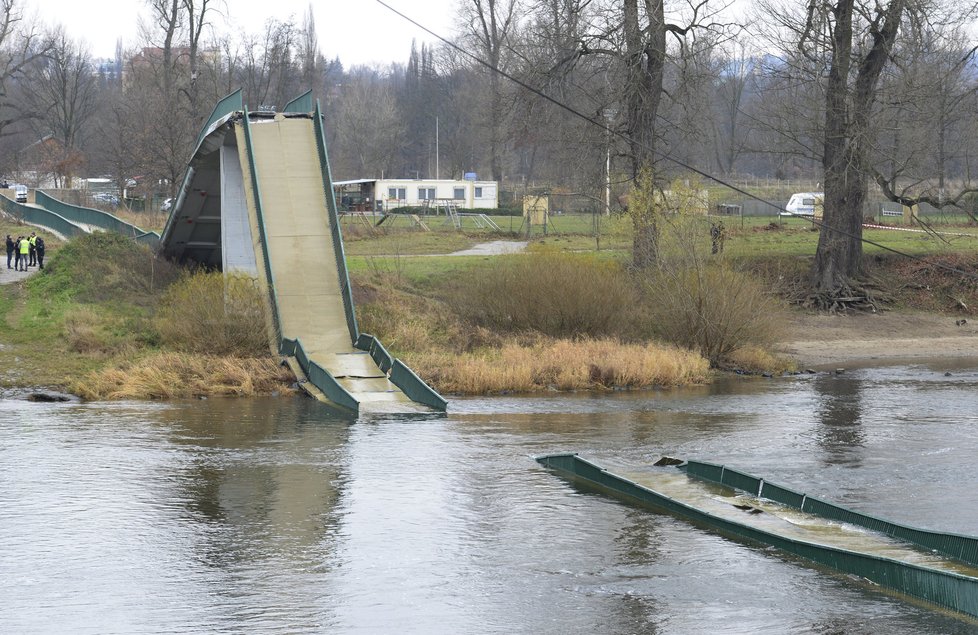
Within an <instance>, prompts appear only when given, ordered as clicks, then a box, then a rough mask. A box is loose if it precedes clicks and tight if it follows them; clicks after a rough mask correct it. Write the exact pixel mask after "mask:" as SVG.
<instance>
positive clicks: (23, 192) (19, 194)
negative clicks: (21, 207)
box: [14, 185, 27, 203]
mask: <svg viewBox="0 0 978 635" xmlns="http://www.w3.org/2000/svg"><path fill="white" fill-rule="evenodd" d="M14 200H15V201H17V202H18V203H26V202H27V186H26V185H15V186H14Z"/></svg>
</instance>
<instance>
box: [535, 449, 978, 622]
mask: <svg viewBox="0 0 978 635" xmlns="http://www.w3.org/2000/svg"><path fill="white" fill-rule="evenodd" d="M536 460H537V462H539V463H541V464H542V465H545V466H547V467H549V468H552V469H554V470H556V471H557V472H559V473H562V474H564V475H565V476H568V477H569V478H571V479H572V480H574V481H576V482H581V483H584V484H586V485H588V486H589V487H590V488H593V489H596V490H597V491H600V492H602V493H605V494H609V495H611V496H614V497H615V498H618V499H620V500H623V501H625V502H628V503H632V504H637V505H640V506H643V507H649V508H652V509H656V510H664V511H667V512H670V513H673V514H675V515H677V516H680V517H682V518H685V519H687V520H689V521H691V522H693V523H695V524H698V525H700V526H703V527H709V528H711V529H714V530H717V531H719V532H721V533H724V534H727V535H729V536H734V537H738V538H741V539H746V540H749V541H753V542H756V543H760V544H765V545H771V546H774V547H777V548H778V549H781V550H782V551H784V552H786V553H791V554H795V555H798V556H801V557H803V558H806V559H808V560H810V561H812V562H815V563H818V564H821V565H825V566H827V567H831V568H833V569H835V570H837V571H841V572H843V573H848V574H852V575H856V576H859V577H862V578H865V579H867V580H870V581H871V582H875V583H876V584H879V585H881V586H884V587H886V588H889V589H893V590H896V591H899V592H902V593H906V594H907V595H911V596H914V597H917V598H921V599H924V600H927V601H929V602H932V603H934V604H937V605H939V606H943V607H946V608H950V609H954V610H956V611H961V612H962V613H966V614H968V615H971V616H974V617H978V578H974V577H970V576H967V575H962V574H959V573H950V572H947V571H941V570H938V569H931V568H928V567H924V566H919V565H916V564H911V563H908V562H902V561H899V560H893V559H890V558H885V557H882V556H873V555H869V554H865V553H859V552H855V551H849V550H846V549H840V548H837V547H830V546H827V545H820V544H814V543H810V542H805V541H802V540H796V539H793V538H789V537H787V536H782V535H780V534H775V533H772V532H769V531H764V530H762V529H758V528H756V527H753V526H750V525H746V524H744V523H739V522H735V521H732V520H727V519H724V518H720V517H718V516H714V515H712V514H710V513H707V512H705V511H703V510H700V509H697V508H695V507H692V506H690V505H686V504H684V503H682V502H680V501H677V500H675V499H673V498H670V497H668V496H665V495H663V494H660V493H658V492H656V491H654V490H652V489H649V488H647V487H644V486H642V485H639V484H637V483H635V482H633V481H630V480H628V479H625V478H623V477H621V476H618V475H616V474H613V473H611V472H609V471H608V470H606V469H604V468H602V467H601V466H599V465H597V464H595V463H592V462H590V461H587V460H585V459H582V458H581V457H579V456H577V455H576V454H554V455H549V456H541V457H537V459H536ZM686 467H687V474H690V475H692V476H697V477H698V478H704V479H705V480H709V481H714V482H718V483H721V484H725V485H728V486H730V487H734V486H733V485H729V483H734V482H737V483H744V484H747V485H748V486H752V484H756V485H757V489H755V490H754V491H755V492H756V491H760V486H761V479H757V478H756V477H752V476H750V475H747V474H744V473H743V472H737V471H736V470H728V469H727V468H724V467H723V466H719V465H713V464H709V463H698V462H690V463H689V464H687V465H686ZM690 467H691V468H692V471H689V469H688V468H690ZM682 468H683V466H680V469H682ZM728 471H729V472H730V474H729V475H727V472H728ZM717 477H719V478H720V479H724V480H717ZM745 477H746V478H745ZM767 488H768V485H767V483H764V485H763V490H764V492H765V494H764V497H765V498H769V497H768V495H767ZM737 489H740V488H739V487H737ZM744 491H747V492H750V491H751V490H750V489H747V490H744ZM788 498H792V497H788ZM805 498H806V500H808V499H807V497H805ZM771 500H774V499H771ZM823 505H829V504H828V503H823ZM829 507H832V508H834V509H835V510H842V511H846V512H848V511H849V510H845V509H844V508H841V507H838V506H835V505H829ZM823 509H825V508H824V507H822V506H821V505H815V506H813V507H812V508H807V507H806V511H810V512H811V513H818V512H817V511H816V510H819V511H821V510H823ZM829 511H830V513H837V512H836V511H833V510H829ZM850 513H855V512H850ZM857 515H860V516H861V514H857ZM828 518H835V517H834V516H828ZM873 520H875V521H878V522H884V523H885V522H887V521H880V519H873ZM847 522H849V521H848V520H847ZM959 538H960V536H959Z"/></svg>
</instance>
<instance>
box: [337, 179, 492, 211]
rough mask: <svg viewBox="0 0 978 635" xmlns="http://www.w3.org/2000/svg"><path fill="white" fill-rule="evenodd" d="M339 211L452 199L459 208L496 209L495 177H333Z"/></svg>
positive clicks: (374, 208) (410, 205)
mask: <svg viewBox="0 0 978 635" xmlns="http://www.w3.org/2000/svg"><path fill="white" fill-rule="evenodd" d="M333 189H334V191H335V193H336V204H337V206H338V207H339V209H340V211H347V212H349V211H389V210H392V209H396V208H398V207H421V206H423V205H425V204H428V205H435V204H438V203H444V202H447V201H451V202H453V203H455V205H457V206H458V207H459V209H496V208H497V207H499V187H498V184H497V183H496V181H476V180H468V179H466V180H461V181H459V180H454V179H354V180H351V181H333Z"/></svg>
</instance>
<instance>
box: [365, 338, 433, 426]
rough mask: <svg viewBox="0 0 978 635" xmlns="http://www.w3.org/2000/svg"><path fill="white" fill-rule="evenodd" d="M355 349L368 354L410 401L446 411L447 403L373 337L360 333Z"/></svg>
mask: <svg viewBox="0 0 978 635" xmlns="http://www.w3.org/2000/svg"><path fill="white" fill-rule="evenodd" d="M356 347H357V348H358V349H360V350H361V351H367V352H369V353H370V357H371V359H373V360H374V363H375V364H377V367H378V368H380V370H382V371H383V372H385V373H387V376H388V378H389V379H390V380H391V383H392V384H394V385H395V386H397V387H398V388H400V389H401V390H402V391H404V394H405V395H407V396H408V397H409V398H410V399H411V400H412V401H416V402H418V403H421V404H424V405H426V406H429V407H431V408H434V409H435V410H441V411H445V410H447V409H448V401H446V400H445V398H444V397H442V396H441V395H439V394H438V393H437V392H436V391H435V390H434V389H433V388H432V387H431V386H429V385H428V384H427V383H425V381H424V380H423V379H421V378H420V377H418V376H417V375H416V374H415V373H414V371H413V370H411V369H410V368H409V367H408V366H407V364H405V363H404V362H402V361H401V360H399V359H395V358H394V356H392V355H391V354H390V353H388V352H387V349H386V348H384V345H383V344H381V343H380V340H378V339H377V338H376V337H374V336H373V335H367V334H366V333H361V334H360V336H359V337H358V338H357V342H356Z"/></svg>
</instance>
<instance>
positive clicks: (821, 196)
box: [779, 192, 825, 218]
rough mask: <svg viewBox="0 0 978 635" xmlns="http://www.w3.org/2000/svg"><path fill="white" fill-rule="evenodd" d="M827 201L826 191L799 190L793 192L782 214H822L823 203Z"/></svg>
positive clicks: (819, 215) (818, 215)
mask: <svg viewBox="0 0 978 635" xmlns="http://www.w3.org/2000/svg"><path fill="white" fill-rule="evenodd" d="M824 201H825V193H824V192H798V193H797V194H792V195H791V198H790V199H788V204H787V205H785V206H784V211H783V212H780V213H779V215H780V216H813V217H815V216H817V217H819V218H821V216H822V205H823V202H824Z"/></svg>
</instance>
